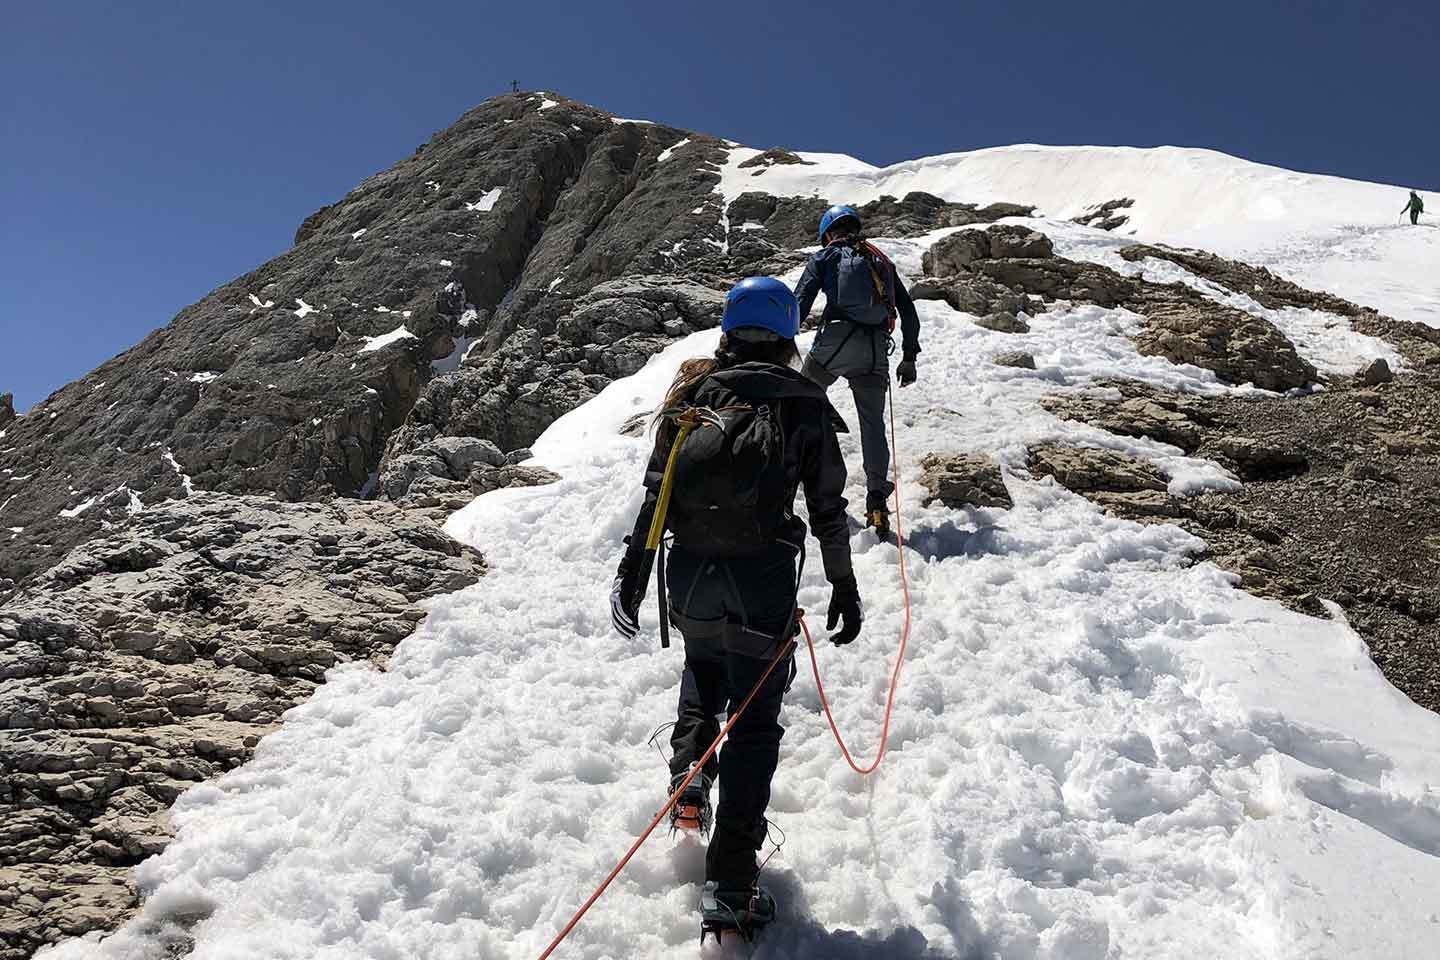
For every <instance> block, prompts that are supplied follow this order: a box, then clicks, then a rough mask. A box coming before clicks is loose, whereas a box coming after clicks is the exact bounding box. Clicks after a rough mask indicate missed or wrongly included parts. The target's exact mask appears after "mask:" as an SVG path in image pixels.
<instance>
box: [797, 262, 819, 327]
mask: <svg viewBox="0 0 1440 960" xmlns="http://www.w3.org/2000/svg"><path fill="white" fill-rule="evenodd" d="M819 295H820V272H819V271H818V270H816V269H815V258H814V257H811V258H810V262H809V263H807V264H805V272H804V273H802V274H801V275H800V282H799V283H797V284H795V299H796V300H798V301H800V322H801V323H804V322H805V318H806V317H808V316H810V308H811V307H813V306H814V305H815V298H816V297H818V296H819Z"/></svg>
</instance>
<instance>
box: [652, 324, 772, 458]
mask: <svg viewBox="0 0 1440 960" xmlns="http://www.w3.org/2000/svg"><path fill="white" fill-rule="evenodd" d="M799 359H800V351H799V349H798V348H797V347H796V346H795V341H794V340H788V339H783V340H782V339H776V340H763V341H756V340H745V339H742V338H740V337H732V336H729V335H728V334H721V335H720V345H719V346H718V347H716V348H715V355H714V356H713V357H694V358H693V359H690V360H686V361H685V362H684V363H682V364H680V369H679V371H677V372H676V374H675V380H674V381H673V382H672V383H671V384H670V389H669V391H667V392H666V394H665V402H664V403H662V404H661V405H660V412H659V413H657V414H656V415H655V425H656V426H657V427H660V428H661V433H662V435H663V434H664V432H665V430H664V427H665V423H666V419H665V411H666V410H672V409H674V408H675V407H678V406H681V405H682V404H684V403H685V402H686V401H687V400H689V399H690V396H691V394H693V393H694V392H695V390H696V389H697V388H698V387H699V386H700V384H701V383H702V382H703V381H704V380H705V378H706V377H708V376H710V374H712V373H715V372H716V371H718V370H724V369H726V368H727V367H733V366H735V365H737V364H741V363H752V362H760V363H773V364H775V365H776V366H780V367H793V366H794V364H795V362H796V361H797V360H799Z"/></svg>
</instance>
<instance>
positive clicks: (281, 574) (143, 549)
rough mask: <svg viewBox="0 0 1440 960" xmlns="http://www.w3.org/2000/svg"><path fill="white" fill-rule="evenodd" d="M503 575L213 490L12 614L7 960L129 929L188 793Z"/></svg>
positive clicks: (435, 545)
mask: <svg viewBox="0 0 1440 960" xmlns="http://www.w3.org/2000/svg"><path fill="white" fill-rule="evenodd" d="M462 486H463V485H462ZM467 498H468V491H467ZM483 572H484V565H483V562H482V561H481V559H480V557H479V556H478V555H477V554H476V553H475V552H474V551H472V550H469V549H468V548H465V547H462V546H461V545H460V544H458V543H456V542H455V541H453V540H451V539H449V538H448V537H446V536H445V535H444V534H443V533H442V532H441V531H440V530H439V529H438V528H436V527H435V526H433V525H431V524H429V523H427V522H425V521H423V520H421V519H419V518H417V517H414V516H411V515H409V514H407V513H405V512H404V511H401V510H399V509H396V508H395V507H393V506H390V505H388V504H382V503H362V502H358V501H348V502H337V503H334V504H285V503H279V502H277V501H274V500H271V499H267V498H262V497H235V496H229V495H225V494H216V493H205V492H197V493H196V494H195V495H194V496H193V497H191V498H189V499H187V500H178V501H174V502H172V503H169V504H166V505H163V506H158V507H155V508H153V509H147V510H145V511H144V512H143V513H140V514H138V515H137V516H136V517H135V518H134V519H133V521H132V522H131V523H130V524H129V525H128V526H126V527H124V528H123V529H118V530H116V531H113V532H112V533H110V534H108V535H106V536H103V537H100V538H98V539H95V540H92V541H90V542H89V543H87V544H86V545H84V546H82V547H80V548H77V549H75V550H73V551H71V552H70V553H69V554H68V555H66V557H65V558H64V560H63V561H62V562H61V563H60V564H58V565H57V566H55V567H54V568H53V569H51V570H49V571H48V572H46V573H44V574H43V575H41V576H38V577H36V578H34V579H32V580H31V581H30V582H29V583H28V584H27V585H26V586H25V587H24V589H23V590H22V591H21V592H20V593H18V594H17V595H16V596H14V597H12V598H11V599H10V600H9V601H8V602H7V603H5V604H4V606H3V607H0V767H3V768H4V770H5V771H6V773H5V778H4V782H3V785H0V940H3V941H4V944H5V948H4V949H3V950H0V957H3V958H6V960H9V958H10V957H12V956H20V955H21V954H19V953H12V952H5V951H6V950H10V949H11V945H12V944H18V945H23V946H25V949H26V950H27V951H29V952H33V950H34V949H35V948H36V947H37V946H39V945H40V944H41V943H43V942H47V941H49V940H53V939H55V938H56V937H58V936H60V935H62V934H64V935H78V934H80V933H84V932H87V931H89V930H92V929H105V928H107V927H109V926H112V925H113V924H114V923H115V922H116V921H117V920H118V919H120V918H121V917H122V916H123V915H124V914H125V913H126V912H127V911H128V910H130V909H131V908H132V907H133V905H134V895H135V891H134V889H133V887H132V886H131V885H130V884H129V881H128V879H127V877H126V871H127V868H128V867H130V866H132V865H133V864H135V863H136V862H138V861H139V860H140V859H142V858H144V857H146V856H149V855H151V854H153V853H155V852H158V851H159V850H160V849H162V848H163V847H164V845H165V844H166V843H167V842H168V840H169V837H170V828H169V825H168V823H167V821H166V815H165V811H166V810H167V809H168V808H169V806H170V804H171V803H173V802H174V800H175V798H176V797H177V796H178V795H179V794H180V792H181V791H183V790H184V789H186V788H187V787H189V786H190V785H192V784H194V783H197V782H199V781H201V780H205V779H208V778H210V777H213V776H217V775H218V774H220V773H223V772H224V771H226V770H228V769H231V768H233V767H235V766H237V765H238V764H240V763H241V762H243V761H244V760H245V759H246V758H247V757H249V756H250V754H251V752H252V751H253V749H254V747H255V745H256V743H258V742H259V740H260V738H261V737H263V736H264V735H265V733H267V732H268V731H269V730H271V729H273V727H274V725H275V724H276V723H278V722H279V720H280V716H281V714H282V713H284V711H285V710H287V709H289V708H290V707H292V706H294V705H295V704H297V703H299V702H301V701H302V700H304V699H306V698H307V697H309V695H310V694H311V692H312V691H313V690H314V689H315V687H316V686H317V685H318V684H319V683H320V682H321V681H322V679H323V676H324V673H325V671H326V670H327V669H329V668H330V667H333V666H335V665H336V664H338V663H343V662H347V661H363V662H370V663H375V664H380V663H383V662H384V660H385V658H386V657H387V656H388V655H389V653H390V651H391V650H392V649H394V646H395V644H396V643H398V642H399V641H400V640H401V639H402V638H404V637H405V636H407V635H408V634H409V633H410V632H411V631H412V630H413V629H414V628H415V624H416V623H418V622H419V621H420V620H421V619H422V618H423V617H424V616H425V613H424V611H423V610H422V609H421V608H420V607H419V606H417V604H418V602H419V601H421V600H423V599H425V598H427V597H431V596H434V595H436V594H440V593H447V592H450V591H454V590H458V589H460V588H462V587H464V586H466V585H468V584H471V583H473V582H475V580H476V579H477V578H478V577H479V576H480V575H481V574H482V573H483ZM17 891H21V893H18V894H17ZM7 897H8V898H9V899H8V900H7ZM24 955H26V956H28V952H27V953H25V954H24Z"/></svg>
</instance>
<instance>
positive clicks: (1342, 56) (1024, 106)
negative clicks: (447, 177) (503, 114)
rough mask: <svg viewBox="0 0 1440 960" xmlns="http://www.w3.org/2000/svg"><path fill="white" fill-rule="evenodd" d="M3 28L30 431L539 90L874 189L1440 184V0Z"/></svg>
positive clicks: (472, 1) (9, 349)
mask: <svg viewBox="0 0 1440 960" xmlns="http://www.w3.org/2000/svg"><path fill="white" fill-rule="evenodd" d="M3 18H4V26H3V28H0V392H6V391H13V392H14V393H15V399H16V405H17V407H20V408H22V409H23V408H25V407H28V406H29V405H30V404H32V403H34V402H36V401H38V400H40V399H42V398H43V397H44V396H45V395H46V394H48V393H49V392H50V391H51V390H53V389H55V388H56V387H58V386H60V385H61V384H63V383H65V382H66V381H69V380H72V379H74V378H75V377H78V376H80V375H82V374H83V373H85V372H86V371H87V370H89V369H91V368H93V367H94V366H95V365H97V364H98V363H100V362H102V361H103V360H105V359H107V358H108V357H110V356H113V355H114V354H116V353H118V352H120V351H121V350H123V349H125V348H126V347H128V346H130V345H131V344H133V343H135V342H136V341H138V340H139V339H140V338H141V337H142V336H144V334H145V333H147V332H148V331H150V330H152V329H154V328H155V327H158V326H161V325H163V324H165V323H166V322H168V321H169V319H170V318H171V316H173V315H174V313H175V312H176V311H177V310H179V309H180V308H181V307H183V306H185V305H186V304H188V303H190V302H193V301H194V300H197V299H199V298H200V297H201V296H203V295H204V294H205V293H206V292H208V291H209V290H211V289H212V288H214V287H215V286H217V285H219V284H221V283H223V282H225V281H226V280H229V279H230V278H232V277H235V276H238V275H239V274H241V273H243V272H245V271H247V270H249V269H251V268H253V267H255V266H257V265H258V264H260V263H263V262H264V261H265V260H267V259H269V258H270V257H272V256H274V255H276V254H278V253H280V252H281V251H283V250H284V249H285V248H286V247H287V246H288V245H289V243H290V239H291V237H292V236H293V234H294V231H295V227H296V226H297V225H298V224H299V223H300V221H301V220H302V219H303V218H304V217H305V216H306V215H307V214H308V213H310V212H311V211H313V210H314V209H316V208H317V207H319V206H321V205H323V204H325V203H328V202H331V201H333V200H335V199H336V198H338V197H340V196H341V195H343V194H344V193H345V192H346V191H347V190H348V189H349V188H350V187H352V186H354V185H355V184H356V183H358V182H359V181H360V180H361V179H363V178H364V177H366V176H368V175H369V174H371V173H374V172H375V171H377V170H380V169H383V168H385V167H387V166H389V165H390V164H391V163H393V162H395V161H396V160H398V159H400V158H401V157H403V156H406V155H407V154H409V153H410V152H411V151H412V150H414V148H415V147H416V146H417V145H418V144H420V143H422V142H424V141H425V140H426V139H427V138H428V137H429V136H430V134H431V133H433V132H434V131H436V130H440V129H442V128H444V127H446V126H447V125H449V124H450V123H451V122H452V121H453V120H454V119H455V118H456V117H458V116H459V115H460V114H461V113H462V112H464V111H465V110H466V109H467V108H469V107H471V106H473V105H474V104H476V103H478V102H479V101H481V100H484V99H485V98H487V97H490V96H493V95H494V94H496V93H500V92H502V91H505V90H508V89H509V83H510V81H511V80H512V79H513V80H518V81H519V82H520V85H521V88H522V89H532V90H533V89H545V90H553V91H557V92H559V93H562V94H564V95H566V96H569V97H574V98H575V99H578V100H584V101H587V102H590V103H594V104H596V105H598V106H601V107H604V108H606V109H609V110H612V111H613V112H615V113H617V114H619V115H621V116H628V117H646V118H650V119H657V120H664V121H666V122H669V123H673V124H675V125H677V126H682V127H690V128H692V129H698V130H702V131H704V132H707V133H713V134H717V135H721V136H726V137H730V138H732V139H735V140H739V141H741V142H743V143H748V144H751V145H755V146H762V147H764V146H772V145H776V144H781V145H786V146H790V147H794V148H799V149H810V150H827V151H840V152H845V153H851V154H854V155H856V156H859V157H861V158H863V159H865V160H868V161H870V162H872V163H888V162H893V161H896V160H901V159H906V158H909V157H914V156H922V155H926V154H933V153H941V152H946V151H953V150H966V149H972V148H976V147H985V146H995V145H998V144H1006V143H1016V142H1038V143H1055V144H1074V143H1087V144H1130V145H1136V146H1153V145H1158V144H1176V145H1181V146H1202V147H1211V148H1215V149H1218V150H1223V151H1226V152H1228V153H1233V154H1237V155H1239V156H1243V157H1246V158H1249V159H1252V160H1258V161H1262V162H1265V163H1273V164H1277V165H1280V166H1286V167H1292V168H1296V169H1302V170H1307V171H1315V172H1321V173H1333V174H1338V175H1341V176H1346V177H1354V178H1357V179H1364V180H1375V181H1381V182H1386V183H1394V184H1400V185H1405V186H1416V187H1420V188H1422V189H1428V188H1440V115H1437V111H1436V109H1435V101H1436V95H1437V92H1440V67H1437V63H1440V61H1437V53H1440V3H1437V2H1435V0H1428V2H1415V3H1392V2H1385V3H1376V4H1360V3H1351V2H1345V3H1341V2H1328V0H1326V2H1309V3H1301V2H1289V3H1281V2H1270V3H1267V2H1264V0H1252V2H1243V3H1234V2H1228V0H1224V2H1222V0H1206V2H1202V3H1185V4H1181V3H1171V2H1165V0H1159V2H1156V0H1151V2H1143V3H1142V2H1137V3H1129V2H1123V3H1122V2H1105V0H1096V2H1094V3H1077V2H1074V0H1062V2H1052V0H1027V2H1024V3H1019V2H1011V0H992V2H989V3H983V4H981V3H973V2H968V0H931V2H927V3H907V2H896V0H888V2H872V3H860V2H853V0H832V2H829V3H823V4H820V3H806V2H803V0H775V2H770V3H744V2H731V3H726V4H723V5H721V4H706V3H698V2H691V0H667V2H636V0H604V2H595V0H587V2H564V0H562V2H556V0H551V2H546V3H536V2H524V0H521V2H510V3H505V4H499V3H491V2H483V0H465V2H456V0H431V2H428V3H414V2H411V3H399V2H392V3H383V2H379V0H344V2H339V0H335V2H331V0H325V2H319V0H316V2H309V0H283V2H279V0H239V2H231V3H209V2H183V0H171V2H162V0H130V2H118V0H117V2H113V3H111V2H97V0H70V2H64V3H58V2H57V3H50V2H22V0H5V2H4V3H3ZM1022 199H1023V198H1022ZM1403 200H1404V198H1403V196H1402V197H1400V198H1399V199H1397V201H1396V204H1395V207H1396V209H1397V210H1398V209H1399V206H1400V204H1401V203H1403ZM1433 205H1434V206H1435V207H1436V208H1437V209H1440V200H1437V201H1435V202H1434V203H1433ZM1391 212H1392V213H1393V211H1391Z"/></svg>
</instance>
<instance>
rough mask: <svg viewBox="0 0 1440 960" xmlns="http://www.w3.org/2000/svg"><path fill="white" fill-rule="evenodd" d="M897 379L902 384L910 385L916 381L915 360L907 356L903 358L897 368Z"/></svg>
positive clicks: (903, 385) (904, 385)
mask: <svg viewBox="0 0 1440 960" xmlns="http://www.w3.org/2000/svg"><path fill="white" fill-rule="evenodd" d="M895 379H896V380H899V381H900V386H902V387H908V386H910V384H912V383H914V382H915V360H914V358H911V357H907V358H906V359H904V360H901V361H900V363H899V365H898V366H896V368H895Z"/></svg>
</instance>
